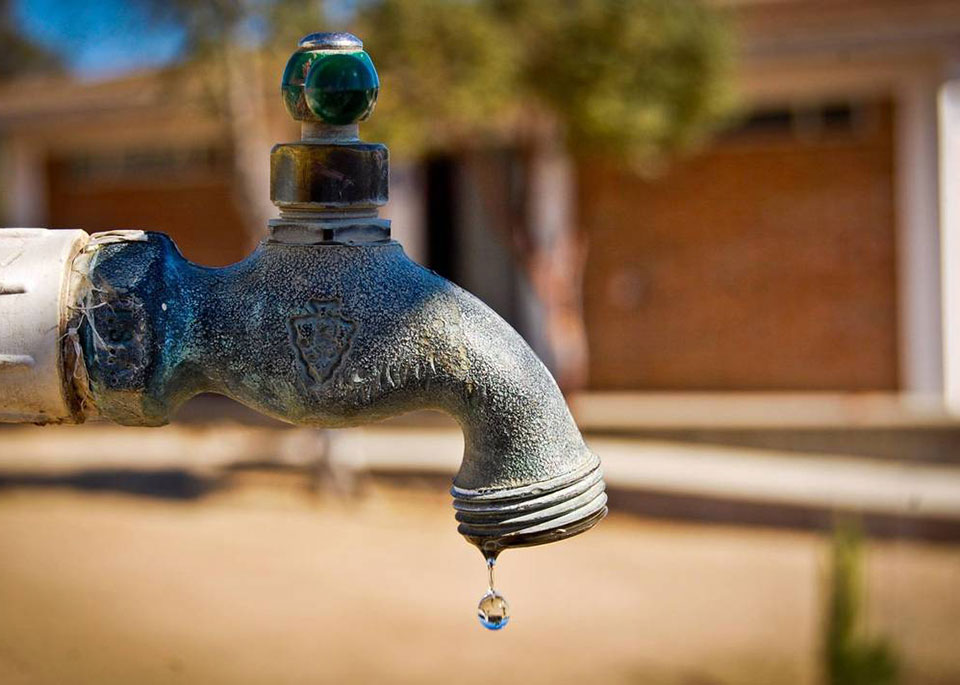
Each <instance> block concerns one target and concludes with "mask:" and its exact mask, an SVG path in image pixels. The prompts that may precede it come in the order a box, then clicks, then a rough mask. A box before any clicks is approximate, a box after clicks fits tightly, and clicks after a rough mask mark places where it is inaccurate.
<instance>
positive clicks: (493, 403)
mask: <svg viewBox="0 0 960 685" xmlns="http://www.w3.org/2000/svg"><path fill="white" fill-rule="evenodd" d="M142 238H143V239H138V240H130V241H125V240H119V241H113V242H107V243H106V244H103V245H101V246H99V247H97V249H95V250H92V251H88V254H89V261H88V263H87V264H86V265H85V267H84V268H85V272H86V283H87V286H86V287H85V288H84V291H83V294H82V296H80V300H81V304H80V305H79V306H78V311H79V312H81V316H82V319H83V320H82V321H81V322H80V323H79V327H78V330H79V332H80V340H81V345H82V350H83V365H84V368H85V370H86V375H87V383H86V385H85V388H84V392H86V393H88V395H89V398H88V399H89V402H88V405H90V406H95V407H96V409H97V412H98V413H99V414H100V415H101V416H103V417H104V418H107V419H110V420H112V421H115V422H117V423H121V424H127V425H161V424H164V423H166V422H167V421H169V419H170V417H171V416H172V415H173V414H174V413H175V412H176V410H177V408H178V407H179V406H180V405H181V404H182V403H183V402H184V401H186V400H187V399H189V398H190V397H192V396H194V395H196V394H198V393H202V392H212V393H219V394H222V395H226V396H228V397H231V398H233V399H235V400H237V401H238V402H241V403H243V404H245V405H247V406H249V407H251V408H253V409H256V410H257V411H260V412H263V413H264V414H268V415H270V416H273V417H276V418H279V419H282V420H285V421H289V422H293V423H298V424H302V425H308V426H318V427H347V426H355V425H360V424H364V423H369V422H371V421H376V420H380V419H383V418H386V417H389V416H393V415H396V414H401V413H405V412H409V411H412V410H415V409H436V410H441V411H444V412H447V413H448V414H450V415H451V416H453V417H454V418H455V419H456V420H457V422H458V423H459V424H460V426H461V427H462V428H463V432H464V444H465V451H464V459H463V463H462V466H461V469H460V471H459V473H458V474H457V476H456V478H455V480H454V488H453V494H454V497H455V506H457V507H458V508H459V509H460V512H459V514H458V515H459V517H460V518H461V532H463V533H464V534H465V535H467V536H468V537H473V538H477V539H479V540H480V541H481V542H482V543H487V544H488V546H489V545H493V546H496V547H503V546H512V545H513V544H519V543H524V544H529V543H530V542H531V541H532V540H537V541H542V540H541V539H540V537H536V536H538V535H540V534H542V533H547V534H548V535H552V536H555V537H556V536H560V537H562V536H564V535H565V533H566V532H567V530H566V529H567V528H571V529H574V528H575V527H576V524H577V523H582V522H583V519H584V518H589V517H590V516H597V515H598V514H599V515H602V510H603V509H604V504H605V500H606V498H605V495H604V494H603V483H602V480H601V479H600V472H599V469H598V465H599V462H598V460H597V458H596V456H594V455H593V454H592V453H591V452H590V450H589V449H588V448H587V447H586V445H585V444H584V442H583V439H582V438H581V436H580V432H579V430H578V429H577V427H576V424H575V423H574V421H573V419H572V417H571V415H570V412H569V410H568V409H567V405H566V403H565V402H564V399H563V396H562V394H561V393H560V391H559V389H558V388H557V386H556V383H555V382H554V380H553V378H552V376H551V375H550V373H549V371H547V369H546V368H545V367H544V365H543V364H542V362H541V361H540V360H539V359H538V358H537V357H536V355H535V354H534V353H533V352H532V351H531V350H530V348H529V347H528V346H527V344H526V343H525V342H524V341H523V339H522V338H521V337H520V336H519V335H518V334H517V333H516V332H515V331H514V330H513V329H512V328H511V327H510V326H509V325H508V324H506V323H505V322H504V321H503V320H502V319H501V318H500V317H499V316H498V315H497V314H496V313H494V312H493V311H492V310H490V309H489V308H488V307H487V306H486V305H484V304H483V303H482V302H480V301H479V300H477V299H476V298H475V297H473V296H472V295H470V294H469V293H467V292H466V291H464V290H462V289H461V288H459V287H457V286H456V285H454V284H453V283H451V282H449V281H447V280H446V279H444V278H441V277H440V276H438V275H437V274H435V273H433V272H432V271H430V270H428V269H425V268H423V267H421V266H419V265H417V264H416V263H414V262H413V261H411V260H410V259H409V258H407V256H406V255H405V254H404V252H403V249H402V247H401V246H400V244H399V243H396V242H394V241H391V240H374V241H370V242H360V243H357V242H354V243H343V242H320V243H314V244H303V243H287V242H279V241H275V240H270V239H268V240H266V241H264V242H263V243H262V244H261V245H260V246H259V247H258V249H257V250H256V251H255V252H254V253H253V254H251V255H250V256H249V257H248V258H247V259H245V260H243V261H242V262H239V263H237V264H234V265H232V266H229V267H225V268H217V269H212V268H206V267H202V266H197V265H195V264H192V263H191V262H189V261H187V260H186V259H184V258H183V257H182V256H181V255H180V253H179V251H178V250H177V248H176V246H175V245H174V244H173V242H172V241H171V240H170V239H169V238H168V237H166V236H165V235H162V234H159V233H147V234H144V235H143V236H142ZM564 490H566V491H565V492H564ZM505 505H507V508H506V510H504V508H503V507H504V506H505ZM558 519H562V520H561V521H560V524H562V525H560V524H558V523H557V521H558ZM558 528H560V529H561V530H562V532H560V533H557V532H556V531H557V529H558Z"/></svg>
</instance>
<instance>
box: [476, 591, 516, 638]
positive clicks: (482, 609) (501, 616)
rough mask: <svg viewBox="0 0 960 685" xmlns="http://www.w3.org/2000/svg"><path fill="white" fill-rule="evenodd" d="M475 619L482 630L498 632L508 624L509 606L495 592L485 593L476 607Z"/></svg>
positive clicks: (501, 596)
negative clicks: (477, 619) (478, 620)
mask: <svg viewBox="0 0 960 685" xmlns="http://www.w3.org/2000/svg"><path fill="white" fill-rule="evenodd" d="M477 618H479V619H480V623H481V624H482V625H483V627H484V628H486V629H488V630H500V629H501V628H503V627H504V626H506V625H507V623H509V622H510V606H509V605H508V604H507V600H506V599H504V597H503V595H501V594H500V593H499V592H497V591H496V590H492V591H490V592H487V594H485V595H484V596H483V597H482V598H481V599H480V604H479V605H477Z"/></svg>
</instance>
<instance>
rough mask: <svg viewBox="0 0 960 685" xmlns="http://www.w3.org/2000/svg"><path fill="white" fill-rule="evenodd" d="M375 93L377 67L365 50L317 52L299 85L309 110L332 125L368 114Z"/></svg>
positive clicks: (377, 88)
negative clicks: (301, 86)
mask: <svg viewBox="0 0 960 685" xmlns="http://www.w3.org/2000/svg"><path fill="white" fill-rule="evenodd" d="M379 92H380V79H379V77H378V76H377V70H376V69H374V68H373V62H372V61H371V60H370V56H369V55H368V54H367V53H365V52H352V53H326V54H321V55H320V56H319V57H317V58H316V59H315V60H314V61H313V63H312V64H311V66H310V71H309V72H308V73H307V78H306V81H304V84H303V93H304V95H305V96H306V100H307V107H309V108H310V111H311V112H313V113H314V114H315V115H316V116H317V118H319V119H320V120H321V121H323V122H326V123H328V124H334V125H336V126H345V125H347V124H353V123H356V122H358V121H363V120H364V119H366V118H367V117H368V116H370V113H371V112H372V111H373V107H374V105H375V104H376V103H377V93H379Z"/></svg>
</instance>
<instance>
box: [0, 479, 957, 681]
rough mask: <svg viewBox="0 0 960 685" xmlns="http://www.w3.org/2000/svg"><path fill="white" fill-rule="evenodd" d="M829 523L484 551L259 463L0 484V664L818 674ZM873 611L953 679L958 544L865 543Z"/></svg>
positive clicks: (399, 502) (417, 515)
mask: <svg viewBox="0 0 960 685" xmlns="http://www.w3.org/2000/svg"><path fill="white" fill-rule="evenodd" d="M825 549H826V548H825V546H824V543H823V540H822V538H820V537H818V536H816V535H813V534H801V533H789V532H779V531H771V530H751V529H745V528H725V527H716V526H702V525H672V524H664V523H651V522H647V521H643V520H638V519H635V518H632V517H628V516H617V515H616V514H614V515H612V516H611V517H610V518H609V519H608V520H607V521H605V522H604V523H603V524H601V525H600V526H599V527H598V528H596V529H595V530H594V531H592V532H590V533H588V534H587V535H584V536H581V537H579V538H576V539H573V540H569V541H566V542H563V543H560V544H556V545H548V546H546V547H541V548H535V549H530V550H518V551H514V552H508V553H506V554H505V555H504V556H503V557H502V558H501V563H500V566H499V570H498V586H499V588H500V589H501V591H502V592H503V593H504V594H505V595H506V596H507V598H508V599H509V600H510V603H511V607H512V612H513V619H512V621H511V623H510V625H509V626H508V627H507V628H506V629H505V630H503V631H501V632H499V633H489V632H487V631H485V630H484V629H483V628H481V627H480V626H479V624H478V623H477V621H476V618H475V615H474V609H475V606H476V602H477V601H478V599H479V597H480V595H481V594H482V592H483V590H484V588H485V579H484V566H483V562H482V559H481V558H480V556H479V554H478V553H477V552H476V551H475V550H474V549H473V548H471V547H469V546H468V545H466V544H465V543H464V542H463V541H462V540H461V539H460V538H459V536H458V535H457V534H456V531H455V525H454V521H453V517H452V511H451V509H450V505H449V500H448V498H447V497H446V496H445V495H444V494H443V493H439V492H438V493H433V492H424V491H419V490H398V489H393V488H384V487H374V488H372V489H370V490H369V491H368V493H367V494H366V496H364V497H363V498H362V499H360V500H353V501H344V500H342V499H337V498H335V497H333V496H331V495H324V494H321V495H318V496H312V497H311V496H308V495H306V494H303V493H302V492H299V491H297V490H296V489H294V488H292V487H286V486H284V485H283V483H279V484H278V483H273V484H272V485H271V486H270V487H265V486H264V484H263V483H262V482H261V481H256V483H255V484H248V485H246V486H243V487H241V488H239V489H236V490H233V491H231V492H228V493H223V494H217V495H215V496H210V497H206V498H204V499H202V500H199V501H195V502H188V503H183V502H171V501H158V500H148V499H138V498H133V497H121V496H117V495H102V494H101V495H92V494H80V493H72V492H68V491H45V490H15V491H6V492H4V493H2V494H0V555H2V556H0V682H2V683H5V684H8V683H10V684H12V683H188V682H189V683H328V682H329V683H345V682H361V683H387V682H391V683H392V682H398V683H434V682H436V683H440V682H443V683H448V682H458V683H490V682H496V683H520V682H522V683H584V682H588V683H653V684H658V683H683V684H685V685H709V684H713V683H777V684H790V683H814V682H817V680H818V670H817V646H818V639H819V638H818V635H819V622H820V613H819V612H820V610H819V606H820V602H821V596H820V594H821V582H822V576H823V566H824V560H825V556H824V555H825ZM868 568H869V574H868V589H869V593H870V598H871V599H870V602H869V607H868V614H869V618H870V623H871V626H873V628H874V629H877V630H881V631H883V632H884V633H886V634H887V635H888V636H889V637H890V638H891V639H892V640H893V642H894V643H895V644H896V646H897V648H898V650H899V651H900V653H901V655H902V657H903V659H904V661H905V665H906V678H905V682H908V683H960V651H958V649H957V647H958V646H960V592H958V589H960V547H956V546H943V545H941V546H933V545H924V544H921V543H916V542H909V543H907V542H903V543H898V542H886V543H882V544H876V545H872V546H871V548H870V550H869V556H868Z"/></svg>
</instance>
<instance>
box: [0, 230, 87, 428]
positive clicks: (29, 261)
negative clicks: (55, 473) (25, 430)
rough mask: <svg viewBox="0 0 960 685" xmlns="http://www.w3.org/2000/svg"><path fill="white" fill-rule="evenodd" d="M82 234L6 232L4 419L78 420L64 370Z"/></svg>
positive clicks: (0, 355) (1, 343)
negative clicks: (72, 283)
mask: <svg viewBox="0 0 960 685" xmlns="http://www.w3.org/2000/svg"><path fill="white" fill-rule="evenodd" d="M88 239H89V236H88V235H87V234H86V233H85V232H84V231H77V230H61V231H53V230H47V229H45V228H5V229H0V422H4V423H8V422H10V423H63V422H75V421H76V420H77V418H76V417H75V415H74V414H75V411H76V408H71V402H70V399H69V397H70V394H69V386H70V384H71V379H70V378H67V377H66V376H67V375H68V374H67V373H66V372H65V370H64V362H63V344H64V339H65V337H66V335H67V330H66V327H67V321H68V319H69V317H70V311H69V309H68V306H67V305H68V302H69V300H68V296H69V295H68V291H69V288H70V281H71V266H72V264H73V259H74V257H76V255H77V254H78V253H79V252H80V250H82V249H83V246H84V245H86V243H87V241H88Z"/></svg>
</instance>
